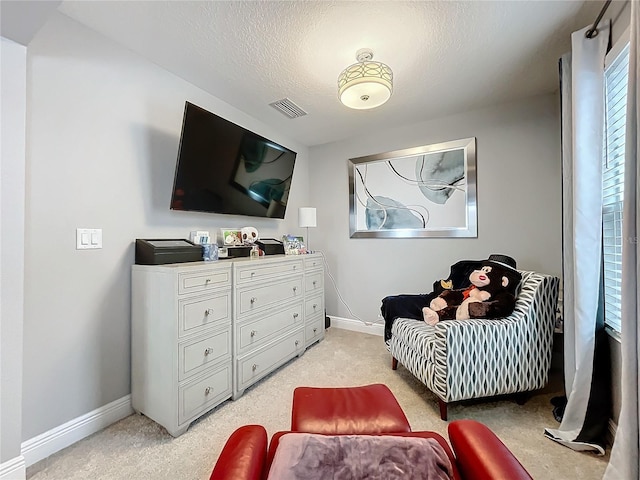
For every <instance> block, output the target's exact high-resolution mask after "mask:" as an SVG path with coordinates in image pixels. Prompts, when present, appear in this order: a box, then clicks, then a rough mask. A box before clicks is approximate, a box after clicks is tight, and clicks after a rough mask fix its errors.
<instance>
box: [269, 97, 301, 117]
mask: <svg viewBox="0 0 640 480" xmlns="http://www.w3.org/2000/svg"><path fill="white" fill-rule="evenodd" d="M269 105H271V106H272V107H273V108H275V109H276V110H278V111H279V112H281V113H282V114H284V115H286V116H287V117H289V118H298V117H304V116H305V115H306V114H307V112H305V111H304V110H303V109H301V108H300V107H299V106H298V105H296V104H295V103H293V102H292V101H291V100H289V99H288V98H283V99H282V100H278V101H277V102H273V103H270V104H269Z"/></svg>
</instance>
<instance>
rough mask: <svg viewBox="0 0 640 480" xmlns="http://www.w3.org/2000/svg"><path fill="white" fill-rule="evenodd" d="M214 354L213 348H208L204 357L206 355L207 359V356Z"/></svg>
mask: <svg viewBox="0 0 640 480" xmlns="http://www.w3.org/2000/svg"><path fill="white" fill-rule="evenodd" d="M212 353H213V348H211V347H207V348H206V349H205V350H204V355H205V357H206V356H207V355H210V354H212Z"/></svg>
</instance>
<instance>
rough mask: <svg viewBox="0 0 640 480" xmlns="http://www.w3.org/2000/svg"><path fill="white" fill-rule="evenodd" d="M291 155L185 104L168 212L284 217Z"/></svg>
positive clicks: (291, 161) (289, 178) (280, 146)
mask: <svg viewBox="0 0 640 480" xmlns="http://www.w3.org/2000/svg"><path fill="white" fill-rule="evenodd" d="M296 155H297V154H296V152H294V151H292V150H289V149H288V148H286V147H283V146H282V145H279V144H277V143H276V142H273V141H271V140H268V139H266V138H264V137H261V136H260V135H257V134H256V133H253V132H251V131H249V130H247V129H245V128H243V127H241V126H239V125H236V124H235V123H233V122H230V121H229V120H225V119H224V118H222V117H219V116H218V115H215V114H213V113H211V112H208V111H207V110H205V109H203V108H201V107H198V106H197V105H194V104H193V103H190V102H185V108H184V117H183V120H182V133H181V136H180V147H179V149H178V161H177V164H176V172H175V177H174V181H173V192H172V195H171V209H172V210H188V211H196V212H209V213H221V214H228V215H248V216H252V217H269V218H284V214H285V210H286V208H287V199H288V198H289V190H290V188H291V178H292V176H293V167H294V164H295V160H296Z"/></svg>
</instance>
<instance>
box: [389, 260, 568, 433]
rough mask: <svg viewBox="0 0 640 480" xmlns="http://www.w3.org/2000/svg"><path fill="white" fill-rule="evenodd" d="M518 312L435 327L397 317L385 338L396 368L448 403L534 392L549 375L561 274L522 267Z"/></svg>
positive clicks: (444, 414)
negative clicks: (402, 367)
mask: <svg viewBox="0 0 640 480" xmlns="http://www.w3.org/2000/svg"><path fill="white" fill-rule="evenodd" d="M521 273H522V281H521V283H520V286H519V291H518V295H517V301H516V306H515V310H514V312H513V313H512V314H511V315H510V316H508V317H505V318H501V319H495V320H484V319H470V320H446V321H442V322H439V323H438V324H436V325H435V326H431V325H427V324H426V323H425V322H423V321H418V320H414V319H407V318H397V319H395V321H394V322H393V325H392V327H391V338H390V339H388V340H387V341H386V345H387V349H388V350H389V352H390V353H391V355H392V357H393V359H392V368H393V369H394V370H395V369H396V368H397V366H398V362H400V363H401V364H402V365H404V366H405V367H406V368H407V370H409V371H410V372H411V373H412V374H413V375H414V376H415V377H416V378H417V379H418V380H420V381H421V382H422V383H424V384H425V385H426V387H427V388H428V389H429V390H431V391H432V392H433V393H434V394H435V395H436V396H437V397H438V401H439V404H440V417H441V418H442V419H443V420H446V419H447V404H448V403H451V402H456V401H460V400H468V399H472V398H482V397H491V396H495V395H503V394H515V393H523V392H529V391H533V390H537V389H540V388H542V387H544V386H545V385H546V383H547V381H548V378H549V369H550V366H551V354H552V349H553V329H554V322H555V311H556V305H557V301H558V287H559V283H560V282H559V279H558V278H557V277H553V276H549V275H543V274H539V273H535V272H521Z"/></svg>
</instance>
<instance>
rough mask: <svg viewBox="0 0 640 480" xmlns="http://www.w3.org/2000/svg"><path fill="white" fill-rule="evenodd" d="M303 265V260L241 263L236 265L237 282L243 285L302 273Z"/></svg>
mask: <svg viewBox="0 0 640 480" xmlns="http://www.w3.org/2000/svg"><path fill="white" fill-rule="evenodd" d="M302 265H303V264H302V260H295V261H290V262H278V263H274V264H260V262H259V261H258V262H256V263H254V264H246V265H239V266H237V267H236V275H235V280H236V284H238V285H242V284H246V283H251V282H255V281H258V280H264V279H269V278H272V277H274V276H282V275H290V274H296V273H300V274H302V271H303V266H302Z"/></svg>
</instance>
